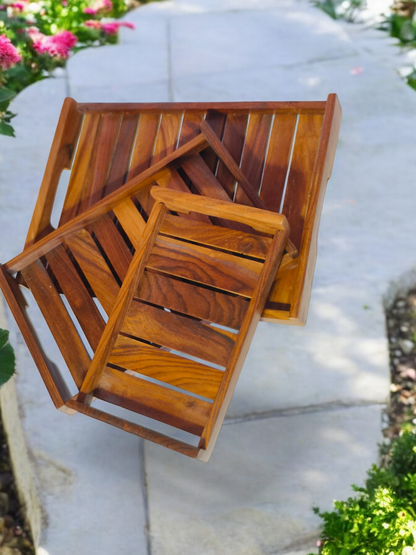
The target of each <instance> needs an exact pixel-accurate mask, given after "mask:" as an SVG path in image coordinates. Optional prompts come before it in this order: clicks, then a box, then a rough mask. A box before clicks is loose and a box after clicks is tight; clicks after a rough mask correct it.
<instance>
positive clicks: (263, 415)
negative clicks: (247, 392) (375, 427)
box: [223, 401, 386, 426]
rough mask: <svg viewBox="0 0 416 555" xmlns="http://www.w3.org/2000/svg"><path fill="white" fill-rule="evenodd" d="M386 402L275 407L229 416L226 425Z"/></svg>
mask: <svg viewBox="0 0 416 555" xmlns="http://www.w3.org/2000/svg"><path fill="white" fill-rule="evenodd" d="M385 406H386V403H384V402H382V401H353V402H344V401H331V402H328V403H321V404H318V405H307V406H304V407H291V408H287V409H275V410H270V411H265V412H253V413H249V414H244V415H242V416H236V417H235V418H227V419H226V420H225V421H224V424H223V425H224V426H227V425H232V424H240V423H242V422H251V421H252V420H266V419H268V418H279V417H284V416H297V415H302V414H311V413H316V412H332V411H336V410H348V409H354V408H359V407H385Z"/></svg>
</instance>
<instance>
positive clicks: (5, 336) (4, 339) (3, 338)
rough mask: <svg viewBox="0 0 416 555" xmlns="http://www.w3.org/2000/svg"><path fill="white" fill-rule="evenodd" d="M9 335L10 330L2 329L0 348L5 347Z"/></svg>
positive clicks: (0, 331)
mask: <svg viewBox="0 0 416 555" xmlns="http://www.w3.org/2000/svg"><path fill="white" fill-rule="evenodd" d="M9 335H10V332H9V330H2V329H0V349H3V347H4V346H5V345H6V343H7V342H8V340H9Z"/></svg>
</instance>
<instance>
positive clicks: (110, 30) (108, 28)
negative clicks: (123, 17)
mask: <svg viewBox="0 0 416 555" xmlns="http://www.w3.org/2000/svg"><path fill="white" fill-rule="evenodd" d="M119 26H120V25H119V24H118V23H117V22H114V23H103V24H102V26H101V29H102V30H103V31H104V33H106V34H107V35H116V34H117V31H118V28H119Z"/></svg>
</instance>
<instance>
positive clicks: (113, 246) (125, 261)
mask: <svg viewBox="0 0 416 555" xmlns="http://www.w3.org/2000/svg"><path fill="white" fill-rule="evenodd" d="M136 212H137V210H136ZM138 216H139V218H140V217H141V216H140V214H138ZM91 228H92V230H93V232H94V233H95V236H96V238H97V239H98V242H99V243H100V245H101V247H102V248H103V250H104V252H105V254H106V255H107V257H108V259H109V261H110V263H111V265H112V266H113V268H114V270H115V272H116V274H117V275H118V277H119V278H120V280H121V281H123V279H124V278H125V276H126V274H127V270H128V268H129V265H130V262H131V259H132V254H131V252H130V251H129V249H128V247H127V245H126V243H125V241H124V239H123V238H122V236H121V235H120V233H119V232H118V231H117V228H116V226H115V224H114V222H113V220H112V219H111V217H110V216H109V215H108V214H104V215H103V216H101V218H98V220H96V221H95V222H94V223H93V224H92V226H91Z"/></svg>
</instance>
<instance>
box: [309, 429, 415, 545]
mask: <svg viewBox="0 0 416 555" xmlns="http://www.w3.org/2000/svg"><path fill="white" fill-rule="evenodd" d="M384 460H385V461H386V462H385V463H384V465H383V466H381V465H379V466H377V465H373V467H372V468H371V470H370V471H369V472H368V477H367V480H366V482H365V486H364V487H362V488H359V487H357V486H353V490H354V491H355V493H356V495H355V496H353V497H350V498H349V499H347V501H335V502H334V510H333V511H329V512H320V511H319V509H314V510H315V512H316V513H317V514H318V515H319V516H320V517H321V518H322V519H323V531H322V535H321V540H320V541H319V542H318V546H319V548H320V549H319V553H320V554H321V555H358V554H362V555H416V435H415V433H414V432H413V431H412V430H406V431H404V432H403V434H402V435H401V436H399V437H398V438H396V439H394V440H392V443H391V446H390V448H389V450H388V452H387V454H386V455H385V456H384ZM311 555H312V554H311Z"/></svg>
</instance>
